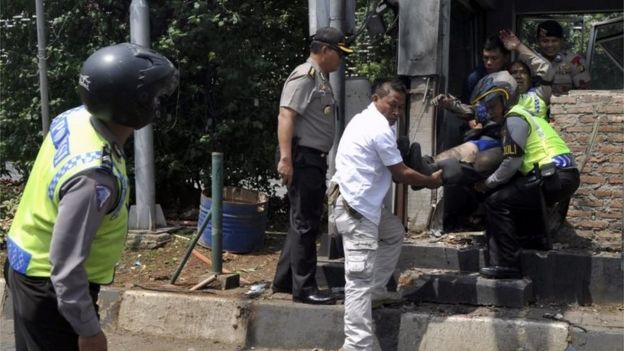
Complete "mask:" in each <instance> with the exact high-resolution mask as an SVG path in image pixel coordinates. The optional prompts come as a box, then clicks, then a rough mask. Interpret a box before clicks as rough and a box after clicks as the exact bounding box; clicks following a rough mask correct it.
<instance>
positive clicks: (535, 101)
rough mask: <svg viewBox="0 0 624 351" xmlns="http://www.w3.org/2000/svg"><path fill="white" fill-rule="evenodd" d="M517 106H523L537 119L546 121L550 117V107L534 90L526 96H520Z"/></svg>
mask: <svg viewBox="0 0 624 351" xmlns="http://www.w3.org/2000/svg"><path fill="white" fill-rule="evenodd" d="M517 105H520V106H522V108H524V109H525V110H526V111H528V112H529V113H530V114H531V115H532V116H535V117H539V118H543V119H546V117H547V115H548V105H547V104H546V102H545V101H544V100H543V99H542V98H540V97H539V96H538V95H537V93H536V92H535V89H534V88H531V89H530V90H529V91H527V92H526V93H525V94H520V96H519V97H518V103H517Z"/></svg>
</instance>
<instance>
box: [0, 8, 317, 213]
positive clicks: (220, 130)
mask: <svg viewBox="0 0 624 351" xmlns="http://www.w3.org/2000/svg"><path fill="white" fill-rule="evenodd" d="M0 4H1V8H2V16H3V18H4V19H5V21H3V24H2V25H3V28H2V32H1V36H0V80H1V82H2V85H1V87H0V98H1V100H2V104H1V106H0V136H1V141H0V155H1V157H2V159H1V160H0V161H1V162H0V167H1V170H2V171H4V172H6V169H5V167H6V162H7V161H9V162H12V163H13V164H14V165H15V166H16V167H17V169H18V170H19V171H20V173H21V174H26V173H27V171H28V169H29V168H30V166H31V164H32V161H33V160H34V158H35V156H36V152H37V150H38V147H39V145H40V142H41V140H42V138H43V135H42V132H41V117H40V107H39V101H40V98H39V91H38V85H39V82H38V71H37V69H38V68H37V59H36V54H37V46H36V43H37V40H36V39H37V36H36V25H35V18H34V15H35V9H34V2H33V1H15V0H11V1H8V0H2V2H1V3H0ZM45 6H46V8H45V16H46V23H47V26H48V31H47V42H48V45H47V60H48V68H49V72H48V79H49V95H50V115H51V117H53V116H56V115H58V114H59V113H61V112H63V111H64V110H66V109H68V108H71V107H73V106H76V105H78V104H80V101H79V98H78V95H77V92H76V82H77V76H78V72H79V70H80V66H81V64H82V62H83V61H84V59H85V58H86V57H88V55H89V54H91V53H93V52H94V51H95V50H96V49H97V48H100V47H102V46H106V45H110V44H113V43H118V42H124V41H129V40H130V38H129V32H130V31H129V7H130V1H128V0H125V1H112V0H70V1H58V2H46V4H45ZM22 18H24V19H26V20H22ZM150 18H151V28H150V33H151V41H152V47H153V48H154V49H156V50H158V51H159V52H161V53H163V54H164V55H165V56H167V57H169V58H170V59H171V60H172V61H173V62H174V64H175V65H176V66H177V67H178V69H179V71H180V87H179V89H178V91H177V93H176V95H175V96H173V97H171V98H169V99H168V100H167V101H166V104H165V106H164V111H163V112H164V113H163V114H162V116H163V117H162V118H161V119H160V120H157V121H155V123H154V140H155V142H154V144H155V166H156V169H157V170H158V171H157V172H156V174H157V179H156V184H157V193H158V195H159V196H160V200H161V202H169V200H170V201H173V202H176V201H189V200H188V199H186V198H184V196H185V195H186V194H187V193H185V192H184V191H181V190H180V189H182V188H184V187H185V186H186V187H188V188H192V187H193V186H202V185H207V187H209V182H210V179H209V176H210V166H211V153H212V152H214V151H219V152H223V153H224V160H225V165H224V167H225V169H224V183H225V184H226V185H240V184H241V182H243V181H244V182H246V184H249V185H251V186H253V187H255V188H257V189H259V190H263V191H268V192H271V190H270V187H269V182H268V180H269V179H270V178H272V172H273V165H272V162H273V159H272V156H271V155H272V152H273V150H274V147H275V143H276V141H275V140H276V138H275V130H276V115H277V104H278V100H279V94H280V89H281V85H282V84H283V80H284V78H285V77H286V76H287V75H288V73H289V72H290V70H292V69H293V68H294V66H295V65H296V64H298V63H301V62H303V60H304V58H305V55H307V42H306V37H307V7H306V6H302V5H301V4H300V3H298V2H292V1H288V0H268V1H262V2H249V1H237V0H211V1H181V0H177V1H163V0H160V1H152V2H150ZM127 151H128V153H129V154H130V156H132V150H131V148H130V149H129V150H127ZM129 164H130V165H131V164H132V161H130V162H129ZM190 201H192V202H193V203H196V202H197V198H193V199H192V200H190Z"/></svg>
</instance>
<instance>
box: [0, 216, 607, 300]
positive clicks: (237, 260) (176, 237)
mask: <svg viewBox="0 0 624 351" xmlns="http://www.w3.org/2000/svg"><path fill="white" fill-rule="evenodd" d="M176 225H177V227H176V229H175V230H173V231H171V232H170V234H171V240H170V241H169V242H167V243H166V244H164V245H163V246H161V247H159V248H156V249H138V250H133V249H129V248H127V249H125V250H124V251H123V254H122V257H121V261H120V262H119V264H118V266H117V270H116V274H115V280H114V283H113V285H112V286H113V287H118V288H122V289H129V288H143V289H149V290H160V291H175V292H189V289H190V288H191V287H193V286H194V285H196V284H197V283H199V282H200V281H202V280H203V279H205V278H206V277H207V276H208V274H210V273H211V272H212V265H211V261H212V259H211V250H210V249H208V248H204V247H202V246H200V245H199V244H197V245H196V246H195V251H196V253H197V254H198V255H195V254H193V255H191V256H190V257H189V259H188V261H187V263H186V264H185V266H184V268H183V270H182V272H181V274H180V276H179V277H178V279H177V281H176V283H175V284H174V285H172V284H170V279H171V277H172V276H173V274H174V272H175V271H176V269H177V268H178V266H179V264H180V262H181V260H182V259H183V256H184V254H185V252H186V250H187V248H188V245H189V243H190V241H191V239H192V237H193V235H194V234H195V233H196V230H197V227H196V223H195V222H190V221H184V222H179V223H177V224H176ZM473 234H475V232H472V233H471V232H466V233H454V234H446V235H442V236H439V237H434V236H431V235H429V233H420V234H414V233H410V234H408V235H407V241H416V242H429V243H440V244H445V245H449V246H456V247H465V246H471V245H474V244H477V245H479V244H480V245H483V244H484V242H482V241H483V237H482V235H478V234H477V235H473ZM285 239H286V233H283V232H271V231H268V232H267V233H266V235H265V239H264V245H263V246H262V248H261V249H260V250H257V251H254V252H251V253H246V254H236V253H230V252H224V253H223V256H222V257H223V263H222V268H223V272H224V273H232V272H233V273H238V274H239V277H240V288H238V289H232V290H228V291H221V290H220V289H219V287H220V285H219V283H218V282H213V283H212V284H210V285H208V286H207V287H206V288H205V289H202V291H205V292H213V293H217V294H220V295H234V296H241V295H243V294H245V293H247V292H249V290H250V287H251V286H252V285H256V284H260V283H264V288H265V291H266V292H269V291H270V283H271V281H272V280H273V276H274V274H275V267H276V265H277V260H278V259H279V254H280V250H281V249H282V245H283V242H284V240H285ZM557 239H558V240H557ZM576 239H578V238H576ZM556 242H558V243H556V244H555V247H556V249H557V248H559V249H565V250H570V251H574V249H577V250H578V249H583V250H582V251H587V250H588V249H589V250H591V249H592V248H591V247H590V246H589V245H588V241H586V240H583V241H581V242H578V240H571V238H563V237H559V238H556ZM593 249H594V250H591V251H594V252H600V251H602V250H600V249H598V250H596V248H593ZM5 256H6V251H4V250H0V262H2V263H3V262H4V259H5ZM198 256H202V257H201V258H198ZM265 296H266V295H265Z"/></svg>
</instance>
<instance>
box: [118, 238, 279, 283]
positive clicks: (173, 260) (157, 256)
mask: <svg viewBox="0 0 624 351" xmlns="http://www.w3.org/2000/svg"><path fill="white" fill-rule="evenodd" d="M195 230H196V227H194V226H187V227H182V228H179V229H177V230H175V231H172V232H171V234H172V235H171V237H172V239H171V241H170V242H168V243H166V244H165V245H164V246H162V247H159V248H157V249H139V250H132V249H125V250H124V252H123V254H122V258H121V261H120V262H119V264H118V266H117V271H116V274H115V281H114V283H113V286H115V287H119V288H132V287H139V288H147V289H157V290H170V291H189V289H190V288H191V287H192V286H194V285H196V284H197V283H199V282H200V281H201V280H203V279H204V278H205V277H206V276H207V275H208V274H210V273H211V272H212V264H211V262H212V256H211V255H212V252H211V250H210V249H208V248H205V247H202V246H201V245H199V244H197V245H196V246H195V250H194V251H195V252H194V253H193V254H192V255H191V256H190V257H189V259H188V260H187V262H186V264H185V265H184V267H183V269H182V271H181V273H180V275H179V277H178V278H177V280H176V282H175V284H174V285H171V284H170V280H171V277H172V276H173V275H174V273H175V272H176V269H177V268H178V267H179V265H180V262H181V261H182V259H183V258H184V254H185V253H186V251H187V249H188V246H189V244H190V242H191V239H192V237H193V235H194V234H195ZM285 239H286V236H285V233H274V232H269V233H267V234H266V235H265V239H264V245H263V246H262V248H261V249H260V250H257V251H254V252H251V253H246V254H236V253H231V252H223V255H222V259H223V261H222V270H223V273H238V275H239V277H240V286H241V289H234V291H232V293H235V294H238V293H244V292H247V291H248V290H249V288H250V286H251V285H254V284H259V283H265V286H266V287H267V288H268V287H270V282H271V281H272V280H273V275H274V274H275V266H276V265H277V260H278V259H279V254H280V250H281V249H282V244H283V242H284V240H285ZM198 256H199V257H200V258H198ZM207 287H208V288H210V287H212V288H217V287H219V283H218V282H214V283H212V284H210V285H208V286H207ZM211 290H212V289H211Z"/></svg>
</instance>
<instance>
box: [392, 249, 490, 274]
mask: <svg viewBox="0 0 624 351" xmlns="http://www.w3.org/2000/svg"><path fill="white" fill-rule="evenodd" d="M483 262H484V258H483V249H480V248H477V247H467V248H461V249H458V248H455V247H448V246H443V245H435V244H404V245H403V249H402V250H401V256H400V257H399V263H398V269H399V270H405V269H409V268H414V267H418V268H436V269H452V270H457V271H463V272H478V271H479V268H480V267H482V266H483Z"/></svg>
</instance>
